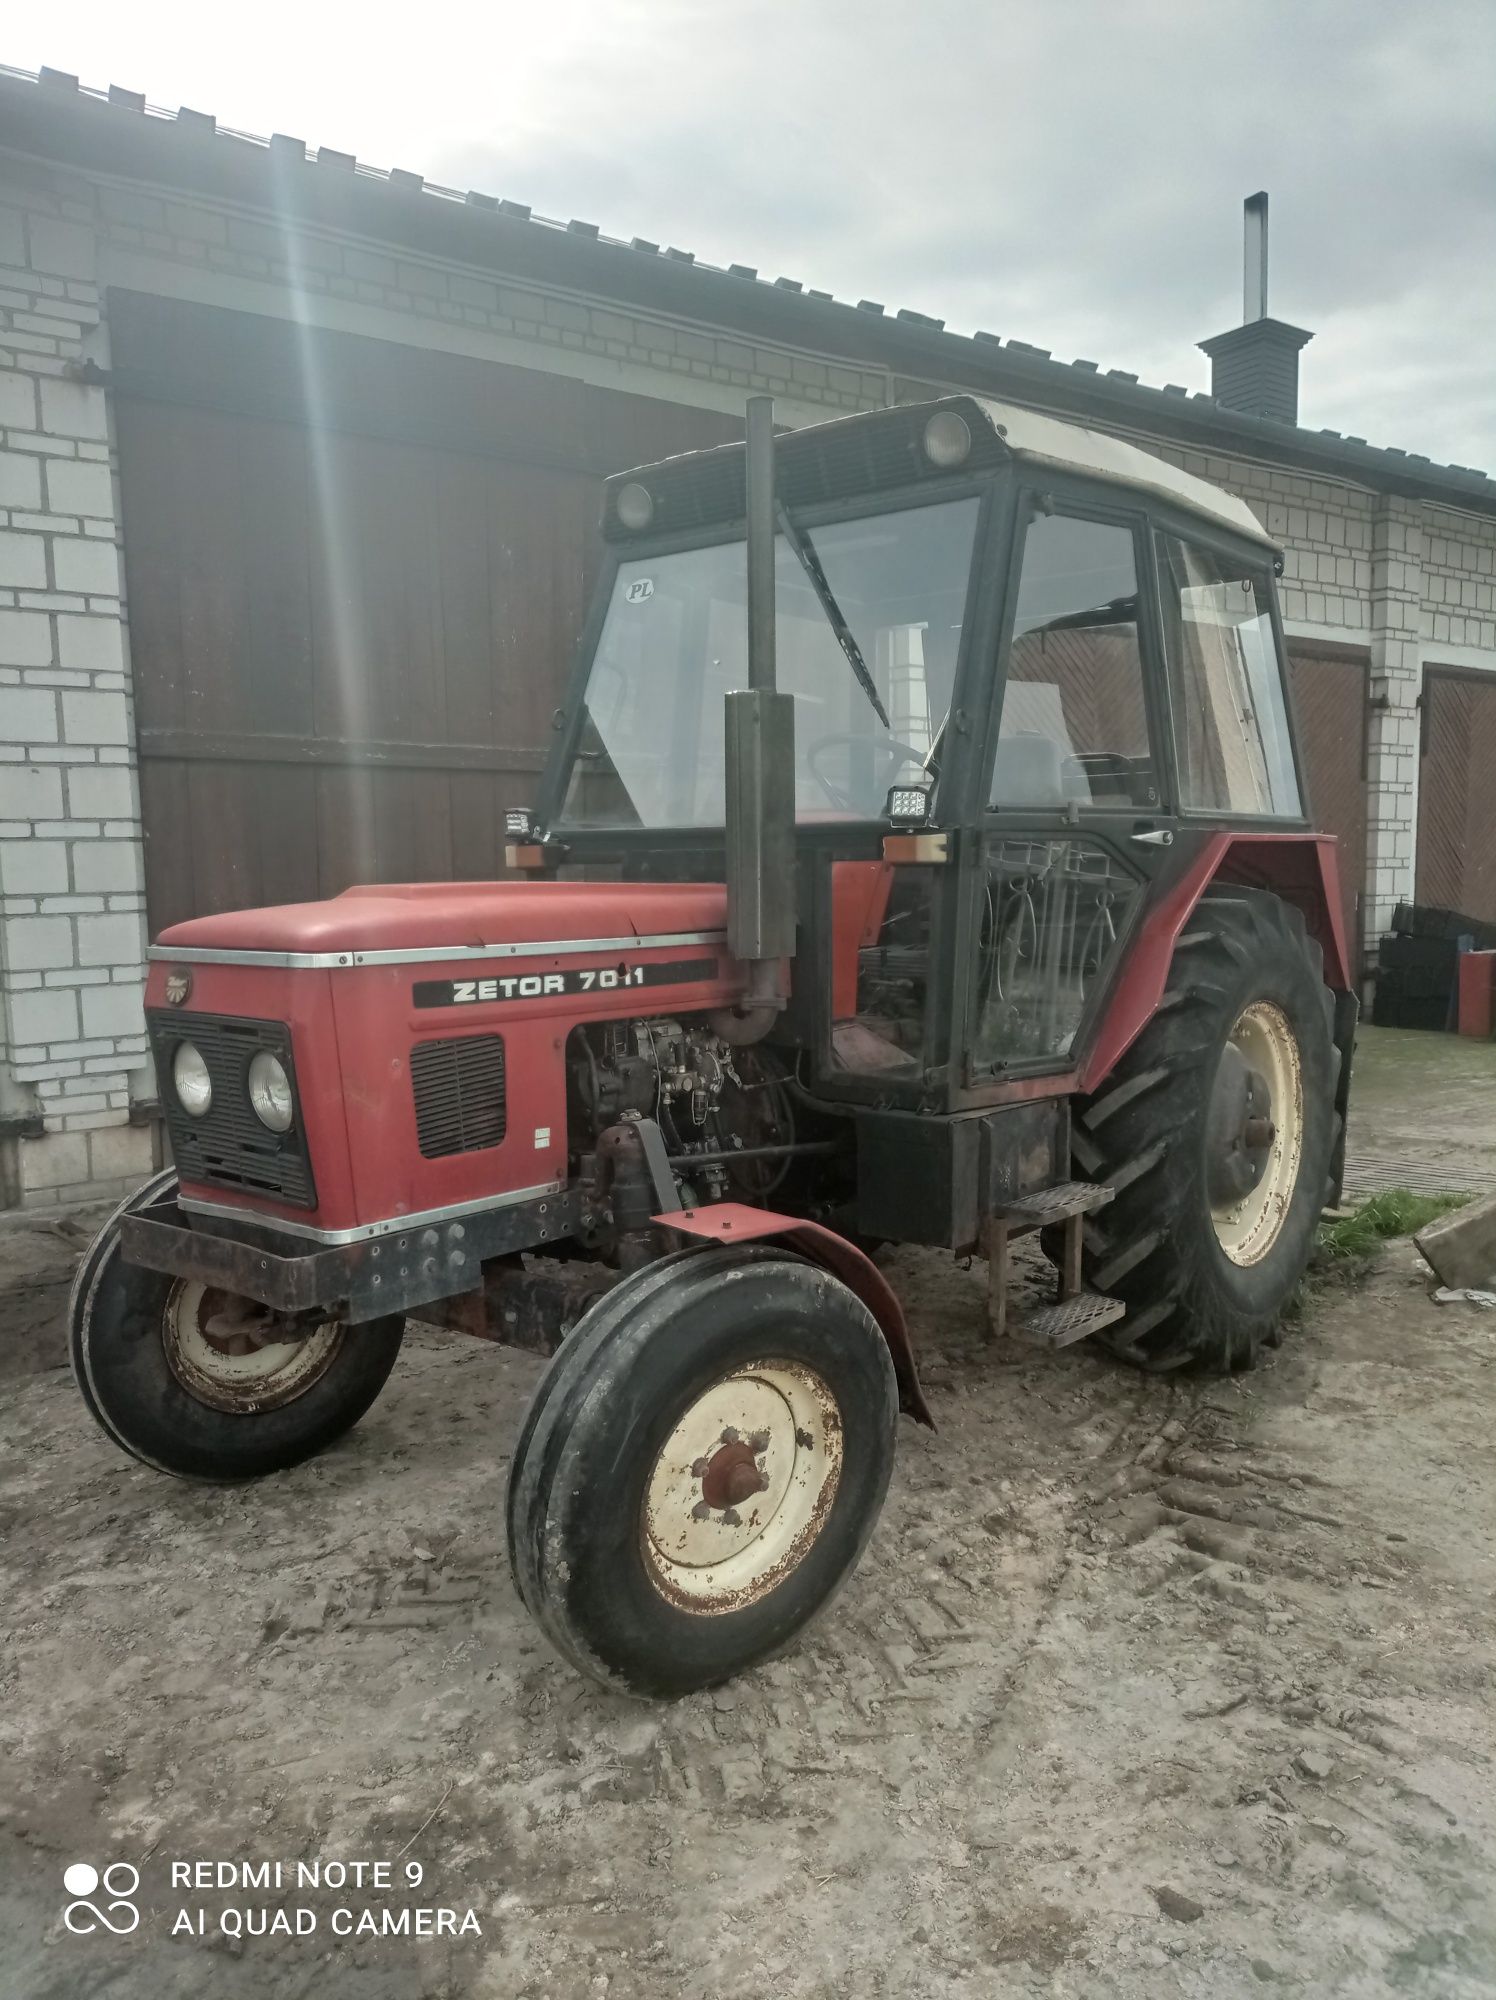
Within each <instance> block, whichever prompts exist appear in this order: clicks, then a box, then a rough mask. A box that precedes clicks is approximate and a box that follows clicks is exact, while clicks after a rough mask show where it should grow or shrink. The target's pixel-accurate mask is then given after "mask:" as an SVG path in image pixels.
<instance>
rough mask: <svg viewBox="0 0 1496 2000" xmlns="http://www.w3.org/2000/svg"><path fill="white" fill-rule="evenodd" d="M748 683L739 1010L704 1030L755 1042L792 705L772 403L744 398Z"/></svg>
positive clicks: (733, 780) (789, 829) (730, 709)
mask: <svg viewBox="0 0 1496 2000" xmlns="http://www.w3.org/2000/svg"><path fill="white" fill-rule="evenodd" d="M746 500H747V507H746V511H747V523H748V685H747V687H746V688H740V689H736V690H734V691H733V692H732V693H730V694H729V695H728V696H727V698H726V703H725V712H724V728H725V731H726V832H727V945H728V949H729V951H731V953H732V955H733V957H734V958H737V959H741V960H742V961H743V963H744V964H745V965H746V966H747V968H748V985H747V989H746V991H745V992H744V995H743V998H742V1000H741V1002H740V1003H739V1005H738V1006H737V1007H736V1008H735V1009H733V1010H732V1011H731V1012H729V1013H726V1014H721V1015H718V1016H716V1017H715V1018H714V1021H713V1025H714V1026H715V1027H716V1029H717V1031H718V1033H719V1034H721V1035H722V1036H723V1037H724V1039H725V1040H727V1041H731V1042H737V1043H746V1042H756V1041H758V1040H759V1039H760V1038H761V1037H762V1036H763V1035H765V1034H767V1033H768V1031H769V1029H770V1028H771V1027H772V1026H773V1024H774V1020H775V1017H776V1016H777V1015H778V1013H779V1012H780V1010H781V1009H782V1008H783V1006H784V1002H785V996H784V993H783V992H782V991H781V981H780V976H779V968H780V965H781V962H782V961H783V960H785V959H787V958H791V957H793V956H794V950H795V703H794V698H793V697H792V696H791V695H787V694H781V693H780V692H779V691H778V689H777V687H776V685H775V662H774V638H775V633H774V541H775V532H776V530H775V513H776V506H777V502H776V498H775V492H774V401H773V398H772V397H770V396H751V397H750V398H749V399H748V427H747V477H746Z"/></svg>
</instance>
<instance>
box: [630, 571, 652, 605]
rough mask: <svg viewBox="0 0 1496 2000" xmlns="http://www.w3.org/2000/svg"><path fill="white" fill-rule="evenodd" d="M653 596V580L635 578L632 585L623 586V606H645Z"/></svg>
mask: <svg viewBox="0 0 1496 2000" xmlns="http://www.w3.org/2000/svg"><path fill="white" fill-rule="evenodd" d="M654 594H655V587H654V578H653V577H650V576H636V577H635V578H634V580H633V582H632V583H630V584H627V585H625V587H624V592H623V601H624V603H625V604H647V603H648V602H649V600H650V598H651V597H653V596H654Z"/></svg>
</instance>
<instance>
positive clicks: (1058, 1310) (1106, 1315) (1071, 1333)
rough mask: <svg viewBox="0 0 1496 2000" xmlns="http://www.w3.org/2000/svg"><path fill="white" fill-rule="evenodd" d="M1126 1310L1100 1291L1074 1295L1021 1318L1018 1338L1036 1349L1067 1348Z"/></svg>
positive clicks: (1118, 1316) (1041, 1307)
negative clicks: (1019, 1336)
mask: <svg viewBox="0 0 1496 2000" xmlns="http://www.w3.org/2000/svg"><path fill="white" fill-rule="evenodd" d="M1126 1311H1127V1307H1126V1306H1125V1305H1124V1304H1123V1303H1122V1301H1121V1299H1109V1298H1107V1296H1106V1295H1105V1293H1103V1292H1077V1293H1076V1295H1075V1297H1074V1298H1073V1299H1061V1300H1060V1302H1059V1304H1058V1305H1054V1306H1035V1307H1033V1308H1032V1309H1031V1310H1030V1311H1029V1312H1026V1313H1025V1314H1024V1316H1023V1324H1022V1327H1021V1328H1020V1335H1021V1338H1022V1339H1024V1340H1026V1341H1030V1342H1032V1343H1033V1344H1034V1345H1035V1346H1037V1347H1070V1346H1073V1344H1074V1343H1075V1342H1076V1341H1077V1340H1084V1339H1085V1338H1086V1336H1087V1335H1088V1334H1092V1333H1099V1332H1100V1331H1101V1329H1102V1327H1104V1326H1110V1325H1111V1324H1112V1322H1113V1320H1118V1319H1121V1317H1122V1315H1123V1314H1124V1313H1125V1312H1126Z"/></svg>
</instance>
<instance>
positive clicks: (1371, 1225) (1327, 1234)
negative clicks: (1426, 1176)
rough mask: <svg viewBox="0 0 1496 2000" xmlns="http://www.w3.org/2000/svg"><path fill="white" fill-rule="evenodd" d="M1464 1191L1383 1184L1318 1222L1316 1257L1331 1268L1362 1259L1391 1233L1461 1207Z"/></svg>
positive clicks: (1412, 1229)
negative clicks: (1427, 1190)
mask: <svg viewBox="0 0 1496 2000" xmlns="http://www.w3.org/2000/svg"><path fill="white" fill-rule="evenodd" d="M1469 1199H1470V1197H1469V1195H1467V1194H1414V1193H1413V1192H1412V1190H1411V1189H1409V1188H1387V1189H1385V1190H1384V1191H1383V1192H1382V1193H1381V1194H1374V1195H1372V1197H1371V1198H1370V1200H1369V1201H1363V1202H1362V1204H1361V1206H1360V1207H1359V1208H1357V1209H1355V1210H1353V1211H1352V1213H1351V1214H1349V1215H1342V1216H1341V1217H1340V1218H1339V1219H1338V1220H1337V1221H1335V1222H1322V1223H1321V1224H1320V1226H1319V1260H1318V1261H1321V1262H1323V1263H1326V1264H1328V1265H1329V1266H1330V1267H1331V1268H1332V1269H1334V1268H1344V1267H1345V1266H1346V1265H1351V1264H1357V1263H1362V1262H1364V1261H1365V1259H1366V1258H1368V1257H1370V1256H1371V1255H1372V1254H1373V1252H1374V1251H1375V1250H1376V1249H1377V1247H1378V1245H1379V1244H1382V1243H1385V1242H1387V1241H1388V1240H1389V1239H1390V1238H1391V1237H1394V1236H1412V1235H1414V1234H1415V1233H1416V1232H1417V1231H1418V1230H1420V1229H1423V1228H1424V1227H1426V1225H1427V1224H1429V1223H1430V1222H1432V1221H1433V1220H1434V1219H1435V1217H1436V1216H1440V1215H1447V1214H1448V1213H1449V1211H1450V1210H1451V1209H1452V1208H1463V1207H1464V1205H1465V1203H1466V1202H1467V1201H1468V1200H1469Z"/></svg>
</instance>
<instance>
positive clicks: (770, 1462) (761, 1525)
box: [642, 1361, 842, 1614]
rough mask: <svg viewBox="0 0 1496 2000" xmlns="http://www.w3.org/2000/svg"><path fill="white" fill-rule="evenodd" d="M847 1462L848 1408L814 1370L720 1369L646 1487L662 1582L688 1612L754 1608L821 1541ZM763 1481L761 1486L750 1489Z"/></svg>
mask: <svg viewBox="0 0 1496 2000" xmlns="http://www.w3.org/2000/svg"><path fill="white" fill-rule="evenodd" d="M841 1464H842V1425H841V1415H840V1412H839V1411H838V1409H837V1406H836V1399H835V1397H834V1396H833V1395H832V1393H831V1391H830V1389H829V1388H828V1387H827V1385H826V1384H825V1382H823V1381H822V1379H821V1377H820V1376H819V1375H817V1374H816V1373H815V1371H814V1370H813V1369H810V1368H806V1367H804V1366H802V1365H801V1364H800V1363H799V1362H795V1361H767V1362H755V1363H753V1364H752V1365H751V1366H750V1367H747V1368H741V1369H738V1370H736V1371H735V1372H734V1373H733V1374H731V1375H725V1376H723V1377H722V1379H721V1380H720V1381H718V1382H714V1383H713V1384H712V1386H711V1387H710V1388H709V1389H707V1390H705V1391H704V1392H703V1393H702V1394H701V1395H700V1396H698V1397H697V1398H696V1400H695V1402H693V1403H692V1404H691V1406H690V1408H689V1409H688V1410H687V1411H686V1413H685V1415H684V1416H683V1417H682V1418H681V1419H680V1421H679V1423H677V1425H676V1426H675V1429H674V1430H673V1431H672V1432H671V1433H670V1436H669V1437H668V1438H667V1439H666V1440H665V1443H664V1445H663V1446H662V1447H661V1450H660V1453H659V1456H658V1457H657V1458H656V1459H655V1462H654V1465H653V1467H652V1469H651V1471H650V1475H649V1479H648V1481H647V1483H646V1485H645V1489H644V1511H643V1519H642V1530H643V1546H644V1560H645V1567H646V1569H647V1570H648V1572H649V1576H650V1580H651V1581H652V1583H653V1584H654V1586H655V1588H656V1589H657V1590H658V1591H659V1592H660V1595H661V1596H662V1597H666V1598H668V1599H669V1600H670V1602H671V1603H672V1604H676V1605H678V1606H679V1607H680V1608H681V1609H682V1610H684V1611H692V1612H697V1613H706V1614H713V1613H719V1612H725V1611H740V1610H742V1609H743V1607H744V1606H745V1605H749V1604H756V1603H757V1602H758V1601H759V1599H760V1598H762V1597H765V1596H767V1595H768V1593H769V1592H770V1591H771V1590H773V1589H775V1588H776V1587H777V1586H778V1585H779V1584H780V1583H781V1582H782V1581H783V1580H784V1578H785V1577H786V1576H788V1575H789V1573H790V1572H791V1570H793V1569H794V1568H796V1566H797V1565H798V1564H799V1563H801V1562H803V1560H804V1559H805V1557H806V1555H808V1554H809V1552H810V1550H811V1548H812V1547H813V1546H814V1544H815V1542H816V1540H817V1539H818V1537H819V1535H820V1533H821V1530H822V1529H823V1528H824V1526H825V1524H826V1519H827V1516H828V1515H829V1514H830V1511H831V1503H832V1500H833V1499H834V1498H835V1495H836V1488H837V1482H838V1480H839V1479H840V1477H841ZM754 1478H756V1479H757V1480H758V1482H759V1486H758V1490H757V1491H744V1490H743V1489H745V1488H747V1487H748V1486H749V1484H750V1481H751V1480H752V1479H754ZM738 1495H740V1496H741V1497H734V1496H738ZM708 1496H710V1497H708ZM724 1501H725V1504H723V1503H724ZM714 1502H715V1503H716V1504H713V1503H714Z"/></svg>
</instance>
